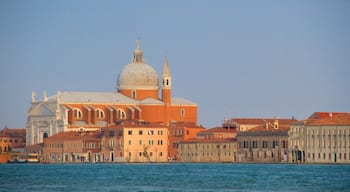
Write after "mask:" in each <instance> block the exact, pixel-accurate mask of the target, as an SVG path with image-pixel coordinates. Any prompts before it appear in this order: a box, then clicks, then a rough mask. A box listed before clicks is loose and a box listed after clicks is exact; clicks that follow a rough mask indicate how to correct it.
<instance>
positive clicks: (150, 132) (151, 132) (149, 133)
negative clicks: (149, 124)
mask: <svg viewBox="0 0 350 192" xmlns="http://www.w3.org/2000/svg"><path fill="white" fill-rule="evenodd" d="M132 131H133V130H128V135H132ZM157 133H158V135H163V130H158V131H157ZM147 134H148V135H154V130H148V131H147ZM139 135H143V130H139Z"/></svg>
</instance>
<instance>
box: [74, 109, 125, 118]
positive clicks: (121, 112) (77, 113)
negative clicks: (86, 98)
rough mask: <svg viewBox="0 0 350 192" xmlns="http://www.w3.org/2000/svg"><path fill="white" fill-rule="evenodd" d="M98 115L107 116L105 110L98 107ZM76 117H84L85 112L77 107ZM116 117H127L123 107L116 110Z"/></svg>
mask: <svg viewBox="0 0 350 192" xmlns="http://www.w3.org/2000/svg"><path fill="white" fill-rule="evenodd" d="M96 116H97V118H98V119H104V118H105V113H104V112H103V110H102V109H96ZM74 117H75V119H78V120H80V119H82V118H83V113H82V112H81V110H80V109H77V108H75V109H74ZM116 118H117V119H126V113H125V111H124V110H122V109H118V110H117V112H116Z"/></svg>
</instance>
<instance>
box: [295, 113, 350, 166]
mask: <svg viewBox="0 0 350 192" xmlns="http://www.w3.org/2000/svg"><path fill="white" fill-rule="evenodd" d="M289 143H290V145H289V157H290V158H289V160H290V162H291V163H350V113H334V112H316V113H314V114H312V115H311V116H310V117H309V118H307V119H305V120H303V121H298V122H295V123H293V124H292V125H291V129H290V131H289Z"/></svg>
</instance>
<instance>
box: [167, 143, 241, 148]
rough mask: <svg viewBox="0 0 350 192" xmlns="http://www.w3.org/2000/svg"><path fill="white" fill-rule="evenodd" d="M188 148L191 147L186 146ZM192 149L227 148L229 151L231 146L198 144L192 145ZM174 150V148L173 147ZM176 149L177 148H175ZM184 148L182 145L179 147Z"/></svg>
mask: <svg viewBox="0 0 350 192" xmlns="http://www.w3.org/2000/svg"><path fill="white" fill-rule="evenodd" d="M175 144H177V146H178V143H174V145H175ZM190 146H191V145H187V149H190ZM194 147H195V149H198V148H199V149H200V148H203V149H205V148H206V149H211V148H212V149H214V148H216V149H220V148H222V149H227V148H229V149H231V145H230V144H223V145H219V144H218V145H205V144H204V145H200V144H195V145H194ZM233 147H235V145H233ZM174 148H175V147H174ZM176 148H177V147H176ZM183 148H184V145H181V149H183Z"/></svg>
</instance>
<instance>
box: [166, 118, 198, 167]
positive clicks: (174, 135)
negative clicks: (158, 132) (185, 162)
mask: <svg viewBox="0 0 350 192" xmlns="http://www.w3.org/2000/svg"><path fill="white" fill-rule="evenodd" d="M204 130H205V128H204V127H202V126H197V125H196V124H194V123H176V122H173V123H171V124H170V126H169V145H168V157H169V160H171V161H181V159H180V158H179V151H178V150H179V144H180V143H181V142H182V141H188V140H192V139H195V138H196V137H197V133H199V132H201V131H204Z"/></svg>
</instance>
